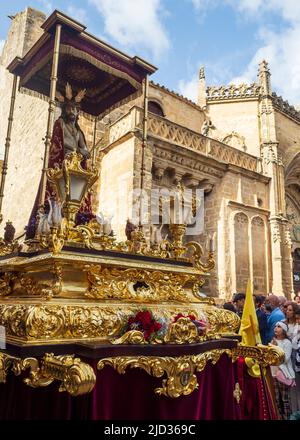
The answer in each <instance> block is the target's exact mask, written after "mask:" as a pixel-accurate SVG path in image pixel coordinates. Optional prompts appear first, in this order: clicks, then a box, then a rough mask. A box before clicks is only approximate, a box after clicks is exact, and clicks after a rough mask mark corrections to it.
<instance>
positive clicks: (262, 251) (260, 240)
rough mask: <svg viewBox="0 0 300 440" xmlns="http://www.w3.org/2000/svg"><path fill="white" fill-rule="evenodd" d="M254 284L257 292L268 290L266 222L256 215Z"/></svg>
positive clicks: (254, 229) (254, 227)
mask: <svg viewBox="0 0 300 440" xmlns="http://www.w3.org/2000/svg"><path fill="white" fill-rule="evenodd" d="M251 236H252V261H253V286H254V291H255V293H266V291H267V283H266V277H267V268H266V243H265V224H264V221H263V219H262V218H261V217H254V218H253V219H252V222H251Z"/></svg>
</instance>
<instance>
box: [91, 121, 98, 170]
mask: <svg viewBox="0 0 300 440" xmlns="http://www.w3.org/2000/svg"><path fill="white" fill-rule="evenodd" d="M96 133H97V116H95V120H94V133H93V148H92V151H93V153H92V166H93V168H94V166H95V163H96Z"/></svg>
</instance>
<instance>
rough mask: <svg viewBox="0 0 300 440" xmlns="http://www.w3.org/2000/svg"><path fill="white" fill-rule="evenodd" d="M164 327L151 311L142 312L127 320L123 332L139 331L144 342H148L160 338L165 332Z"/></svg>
mask: <svg viewBox="0 0 300 440" xmlns="http://www.w3.org/2000/svg"><path fill="white" fill-rule="evenodd" d="M165 326H166V323H165V322H164V321H163V320H162V319H160V320H156V319H155V317H154V316H153V314H152V312H151V311H149V310H142V311H139V312H137V313H136V314H135V315H134V316H130V317H129V318H128V322H127V328H126V330H125V331H126V332H128V331H130V330H137V331H140V332H142V333H143V334H144V338H145V340H146V341H147V342H150V341H151V340H153V339H155V338H161V337H162V334H163V333H164V332H165Z"/></svg>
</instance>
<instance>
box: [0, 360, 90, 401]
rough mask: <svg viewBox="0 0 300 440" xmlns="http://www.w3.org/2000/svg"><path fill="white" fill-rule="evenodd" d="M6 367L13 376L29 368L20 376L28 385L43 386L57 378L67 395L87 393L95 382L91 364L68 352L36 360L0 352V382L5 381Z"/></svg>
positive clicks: (60, 389)
mask: <svg viewBox="0 0 300 440" xmlns="http://www.w3.org/2000/svg"><path fill="white" fill-rule="evenodd" d="M9 369H11V370H12V372H13V373H14V374H15V375H16V376H19V375H20V374H21V373H22V372H23V371H26V370H28V369H29V376H28V377H26V378H25V379H24V383H25V384H26V385H28V386H30V387H32V388H38V387H46V386H48V385H50V384H51V383H52V382H54V381H55V380H58V381H60V382H61V385H60V388H59V391H67V392H68V393H69V394H71V396H79V395H81V394H86V393H89V392H90V391H91V390H92V389H93V387H94V385H95V383H96V376H95V373H94V370H93V369H92V367H90V365H88V364H85V363H84V362H82V361H81V360H80V359H79V358H74V356H69V355H66V356H54V355H53V354H45V355H44V357H43V358H41V359H40V360H39V359H36V358H25V359H21V358H17V357H13V356H10V355H8V354H5V353H0V383H4V382H5V381H6V375H7V373H8V371H9Z"/></svg>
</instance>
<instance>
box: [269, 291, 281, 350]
mask: <svg viewBox="0 0 300 440" xmlns="http://www.w3.org/2000/svg"><path fill="white" fill-rule="evenodd" d="M279 304H280V303H279V298H278V296H276V295H269V296H267V298H266V301H265V307H266V310H268V311H269V312H271V313H270V315H269V316H268V328H267V335H266V342H267V343H269V342H271V340H272V338H273V335H274V328H275V325H276V322H278V321H282V320H283V319H285V315H284V313H283V312H282V311H281V310H280V308H279Z"/></svg>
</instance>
